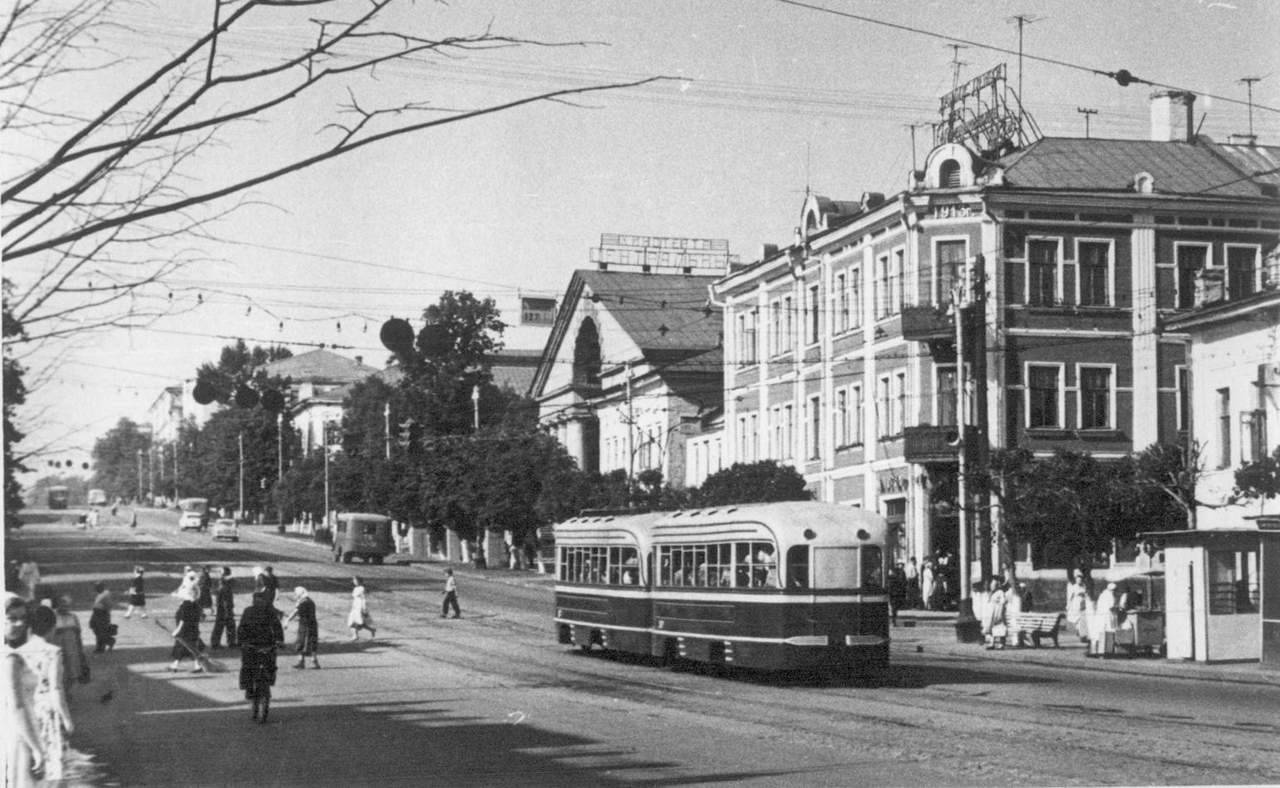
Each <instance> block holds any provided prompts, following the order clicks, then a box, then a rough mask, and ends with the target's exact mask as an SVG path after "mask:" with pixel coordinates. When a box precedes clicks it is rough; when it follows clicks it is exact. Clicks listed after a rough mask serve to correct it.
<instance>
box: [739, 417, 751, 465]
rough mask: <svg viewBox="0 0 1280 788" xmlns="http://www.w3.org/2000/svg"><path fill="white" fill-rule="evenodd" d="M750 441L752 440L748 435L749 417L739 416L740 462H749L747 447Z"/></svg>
mask: <svg viewBox="0 0 1280 788" xmlns="http://www.w3.org/2000/svg"><path fill="white" fill-rule="evenodd" d="M749 440H750V438H749V437H748V435H747V417H746V416H739V417H738V461H739V462H748V461H749V459H750V458H749V457H748V455H747V446H748V445H749V443H748V441H749Z"/></svg>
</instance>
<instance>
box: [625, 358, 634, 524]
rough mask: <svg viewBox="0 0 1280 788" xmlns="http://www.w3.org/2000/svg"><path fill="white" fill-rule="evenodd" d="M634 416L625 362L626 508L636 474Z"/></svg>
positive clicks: (628, 366)
mask: <svg viewBox="0 0 1280 788" xmlns="http://www.w3.org/2000/svg"><path fill="white" fill-rule="evenodd" d="M634 419H635V416H634V414H633V413H632V409H631V362H630V361H628V362H627V506H628V507H630V506H631V484H632V479H633V478H634V477H635V473H636V449H635V431H636V426H635V421H634Z"/></svg>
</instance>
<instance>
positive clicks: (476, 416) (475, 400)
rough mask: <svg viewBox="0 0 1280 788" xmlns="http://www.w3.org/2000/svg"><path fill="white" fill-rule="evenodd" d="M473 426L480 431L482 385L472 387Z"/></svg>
mask: <svg viewBox="0 0 1280 788" xmlns="http://www.w3.org/2000/svg"><path fill="white" fill-rule="evenodd" d="M471 428H472V429H473V430H474V431H476V432H479V431H480V386H478V385H476V386H472V387H471Z"/></svg>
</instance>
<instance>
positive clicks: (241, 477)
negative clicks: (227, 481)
mask: <svg viewBox="0 0 1280 788" xmlns="http://www.w3.org/2000/svg"><path fill="white" fill-rule="evenodd" d="M236 443H237V444H238V445H239V448H240V473H239V479H238V486H239V488H240V515H239V516H240V517H241V518H242V519H243V518H244V433H243V432H241V433H240V434H239V436H237V440H236Z"/></svg>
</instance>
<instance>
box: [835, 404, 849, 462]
mask: <svg viewBox="0 0 1280 788" xmlns="http://www.w3.org/2000/svg"><path fill="white" fill-rule="evenodd" d="M832 422H834V423H833V424H832V429H833V430H834V431H835V432H834V437H835V444H836V448H837V449H839V448H842V447H844V446H848V445H849V392H848V390H847V389H840V390H839V391H837V392H836V408H835V413H834V414H833V418H832Z"/></svg>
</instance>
